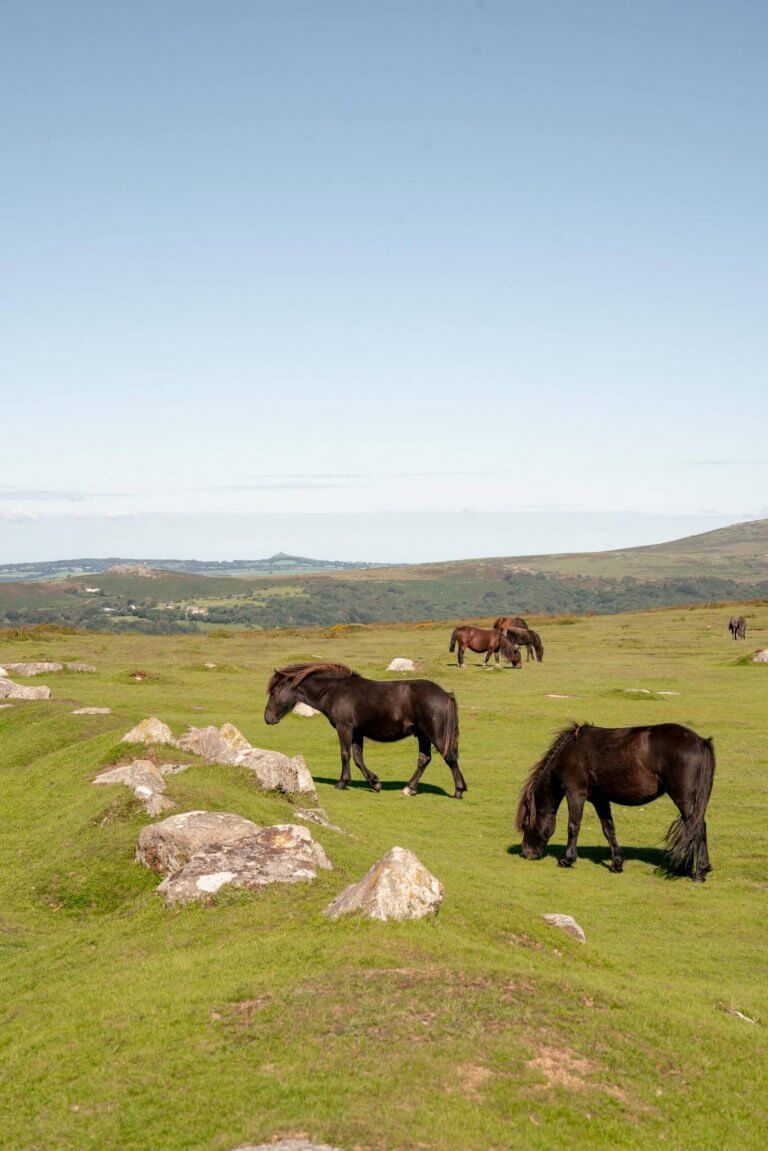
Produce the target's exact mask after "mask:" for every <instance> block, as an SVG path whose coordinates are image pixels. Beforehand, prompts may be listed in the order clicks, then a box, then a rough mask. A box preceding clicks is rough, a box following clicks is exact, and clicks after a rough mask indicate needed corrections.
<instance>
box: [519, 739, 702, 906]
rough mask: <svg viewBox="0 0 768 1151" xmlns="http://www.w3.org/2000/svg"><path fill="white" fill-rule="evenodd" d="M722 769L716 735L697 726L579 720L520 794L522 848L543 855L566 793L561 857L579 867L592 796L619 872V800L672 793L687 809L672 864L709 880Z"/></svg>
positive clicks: (671, 845) (674, 831)
mask: <svg viewBox="0 0 768 1151" xmlns="http://www.w3.org/2000/svg"><path fill="white" fill-rule="evenodd" d="M714 774H715V753H714V751H713V748H712V740H711V739H702V737H701V736H700V735H697V734H696V732H695V731H691V729H690V728H689V727H681V726H680V725H679V724H677V723H659V724H655V725H654V726H651V727H593V726H592V724H589V723H585V724H577V723H574V724H571V726H570V727H567V728H565V729H564V730H563V731H561V732H560V733H559V734H558V735H557V736H556V738H555V740H554V742H553V743H552V745H551V746H550V747H549V749H548V750H547V751H546V752H545V753H544V755H543V756H542V757H541V759H540V760H539V762H538V763H537V764H535V766H534V767H533V769H532V770H531V773H530V775H529V777H528V779H527V781H526V784H525V786H524V787H523V790H522V792H521V794H520V803H519V805H518V809H517V829H518V831H522V833H523V844H522V849H521V853H522V855H523V857H524V858H525V859H541V857H542V855H543V854H544V851H545V849H546V846H547V843H548V842H549V840H550V838H551V836H552V833H553V831H554V830H555V821H556V818H557V810H558V808H559V806H560V804H561V802H562V800H563V796H565V799H566V801H567V803H568V845H567V847H566V849H565V855H564V856H563V858H562V859H559V860H558V863H559V865H560V866H561V867H572V866H573V864H574V863H575V862H576V841H577V839H578V835H579V828H580V826H581V816H582V812H583V810H584V803H585V802H586V801H587V800H589V802H590V803H591V804H592V806H593V807H594V809H595V811H596V812H597V814H598V817H599V819H600V823H601V825H602V828H603V834H604V835H605V838H606V839H607V840H608V843H609V845H610V848H611V871H621V870H622V868H623V865H624V856H623V855H622V852H621V848H620V847H619V845H618V843H617V842H616V832H615V830H614V826H613V819H612V817H611V803H621V804H626V805H629V806H633V807H636V806H639V805H640V804H644V803H650V802H651V801H652V800H654V799H658V798H659V796H661V795H665V794H666V795H669V798H670V799H671V800H672V802H673V803H674V804H675V806H676V807H677V808H678V810H679V812H680V817H679V819H676V820H675V822H674V823H673V824H672V826H671V827H670V829H669V831H668V832H667V837H666V845H667V851H668V854H669V856H670V860H671V868H670V870H671V871H672V872H673V873H674V874H677V875H691V876H692V877H693V879H694V880H696V881H697V882H699V883H703V881H704V878H705V876H706V874H707V872H708V871H711V870H712V868H711V867H710V863H709V856H708V854H707V825H706V822H705V818H704V817H705V814H706V810H707V804H708V802H709V796H710V792H711V791H712V781H713V778H714Z"/></svg>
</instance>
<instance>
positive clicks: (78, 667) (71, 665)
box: [66, 663, 96, 671]
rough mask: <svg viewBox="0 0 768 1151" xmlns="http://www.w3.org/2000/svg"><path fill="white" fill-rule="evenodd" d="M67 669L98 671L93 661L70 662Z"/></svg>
mask: <svg viewBox="0 0 768 1151" xmlns="http://www.w3.org/2000/svg"><path fill="white" fill-rule="evenodd" d="M66 668H67V671H96V668H95V667H94V666H93V664H92V663H68V664H67V665H66Z"/></svg>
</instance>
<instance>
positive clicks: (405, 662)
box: [387, 656, 416, 671]
mask: <svg viewBox="0 0 768 1151" xmlns="http://www.w3.org/2000/svg"><path fill="white" fill-rule="evenodd" d="M387 671H416V664H415V663H414V662H413V660H412V659H403V658H401V657H399V656H398V657H397V658H396V659H393V660H392V663H391V664H390V665H389V667H388V668H387Z"/></svg>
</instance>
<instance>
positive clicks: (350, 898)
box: [325, 847, 445, 922]
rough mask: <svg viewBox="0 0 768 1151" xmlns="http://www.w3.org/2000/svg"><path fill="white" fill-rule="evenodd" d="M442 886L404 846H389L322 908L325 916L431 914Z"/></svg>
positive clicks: (408, 916)
mask: <svg viewBox="0 0 768 1151" xmlns="http://www.w3.org/2000/svg"><path fill="white" fill-rule="evenodd" d="M444 894H445V888H444V887H443V885H442V883H441V882H440V881H439V879H437V878H436V877H435V876H434V875H432V873H431V872H430V871H427V869H426V867H425V866H424V864H423V863H421V861H420V860H419V859H418V858H417V857H416V856H415V855H414V854H413V852H412V851H408V850H407V849H406V848H404V847H392V848H390V850H389V851H388V852H387V853H386V855H383V856H382V857H381V859H379V860H377V862H376V863H374V865H373V867H372V868H371V869H370V871H368V872H367V873H366V874H365V875H364V876H363V878H362V879H361V880H359V882H357V883H353V884H351V885H350V886H349V887H347V888H345V889H344V891H342V892H341V893H340V894H339V895H337V896H336V898H335V899H334V900H333V902H332V903H330V904H329V905H328V907H326V909H325V914H326V915H327V916H328V918H329V919H338V918H339V916H340V915H349V914H351V913H353V912H361V913H362V914H363V915H365V916H366V917H367V918H368V919H380V920H382V921H384V922H386V920H388V919H394V920H402V919H422V918H423V917H424V916H425V915H434V914H435V913H436V912H437V910H438V908H439V907H440V904H441V903H442V902H443V896H444Z"/></svg>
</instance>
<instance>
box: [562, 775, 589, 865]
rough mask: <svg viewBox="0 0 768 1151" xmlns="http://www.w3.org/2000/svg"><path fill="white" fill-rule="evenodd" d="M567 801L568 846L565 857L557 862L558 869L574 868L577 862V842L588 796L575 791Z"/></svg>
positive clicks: (567, 796)
mask: <svg viewBox="0 0 768 1151" xmlns="http://www.w3.org/2000/svg"><path fill="white" fill-rule="evenodd" d="M566 800H567V802H568V844H567V846H566V849H565V855H564V856H563V857H562V859H558V861H557V865H558V867H573V865H574V863H575V862H576V859H577V854H576V841H577V840H578V838H579V830H580V828H581V817H582V815H583V813H584V803H585V801H586V796H585V795H584V794H583V792H578V791H574V792H569V793H568V794H567V795H566Z"/></svg>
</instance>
